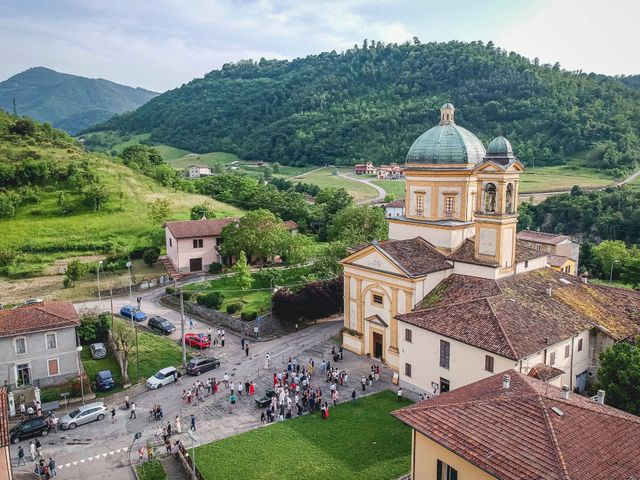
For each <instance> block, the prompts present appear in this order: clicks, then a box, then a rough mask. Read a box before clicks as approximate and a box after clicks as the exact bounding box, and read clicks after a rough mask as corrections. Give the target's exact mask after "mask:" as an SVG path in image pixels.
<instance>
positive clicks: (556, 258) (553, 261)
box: [547, 255, 569, 267]
mask: <svg viewBox="0 0 640 480" xmlns="http://www.w3.org/2000/svg"><path fill="white" fill-rule="evenodd" d="M567 260H569V257H565V256H564V255H549V258H548V259H547V263H548V264H549V265H551V266H552V267H561V266H562V265H564V262H566V261H567Z"/></svg>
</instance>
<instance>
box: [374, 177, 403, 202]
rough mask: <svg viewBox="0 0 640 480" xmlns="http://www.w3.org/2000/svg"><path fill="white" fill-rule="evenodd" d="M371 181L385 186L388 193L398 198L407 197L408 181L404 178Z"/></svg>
mask: <svg viewBox="0 0 640 480" xmlns="http://www.w3.org/2000/svg"><path fill="white" fill-rule="evenodd" d="M371 183H375V184H376V185H378V186H379V187H381V188H383V189H384V191H385V192H387V193H388V194H389V193H391V194H393V195H395V197H396V200H398V199H400V198H404V197H405V190H406V186H407V182H405V181H404V180H373V181H372V182H371Z"/></svg>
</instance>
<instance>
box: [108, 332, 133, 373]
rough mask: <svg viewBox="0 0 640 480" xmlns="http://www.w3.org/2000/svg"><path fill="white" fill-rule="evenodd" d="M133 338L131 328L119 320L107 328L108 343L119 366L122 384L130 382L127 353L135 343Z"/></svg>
mask: <svg viewBox="0 0 640 480" xmlns="http://www.w3.org/2000/svg"><path fill="white" fill-rule="evenodd" d="M135 338H136V336H135V332H134V331H133V329H132V328H130V327H129V326H128V325H126V324H125V323H124V322H122V321H120V320H117V321H115V322H114V324H113V328H112V329H111V330H109V345H110V346H111V350H113V354H114V356H115V357H116V361H117V362H118V366H119V367H120V374H121V375H122V384H123V385H127V384H129V383H131V380H129V371H128V369H129V353H130V352H131V349H132V348H133V345H134V344H135Z"/></svg>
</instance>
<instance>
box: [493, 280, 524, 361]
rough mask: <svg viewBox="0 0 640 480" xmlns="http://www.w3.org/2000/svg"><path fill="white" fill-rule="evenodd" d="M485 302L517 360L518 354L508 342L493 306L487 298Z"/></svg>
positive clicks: (509, 341)
mask: <svg viewBox="0 0 640 480" xmlns="http://www.w3.org/2000/svg"><path fill="white" fill-rule="evenodd" d="M496 283H497V282H496ZM500 294H501V295H502V292H500ZM494 296H496V295H494ZM486 301H487V304H488V305H489V310H491V313H492V315H493V318H494V319H495V320H496V323H497V324H498V328H499V329H500V333H502V335H503V336H504V339H505V340H506V341H507V345H509V349H510V350H511V353H512V354H513V356H514V357H515V358H518V354H517V352H516V349H515V348H513V344H512V343H511V340H509V336H508V335H507V332H506V331H505V330H504V327H503V326H502V323H501V322H500V319H499V318H498V315H497V314H496V311H495V310H494V308H493V305H491V302H490V301H489V299H488V298H487V299H486Z"/></svg>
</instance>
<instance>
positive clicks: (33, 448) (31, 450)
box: [29, 441, 36, 462]
mask: <svg viewBox="0 0 640 480" xmlns="http://www.w3.org/2000/svg"><path fill="white" fill-rule="evenodd" d="M29 455H31V461H32V462H35V461H36V446H35V445H34V443H33V441H31V442H29Z"/></svg>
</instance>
